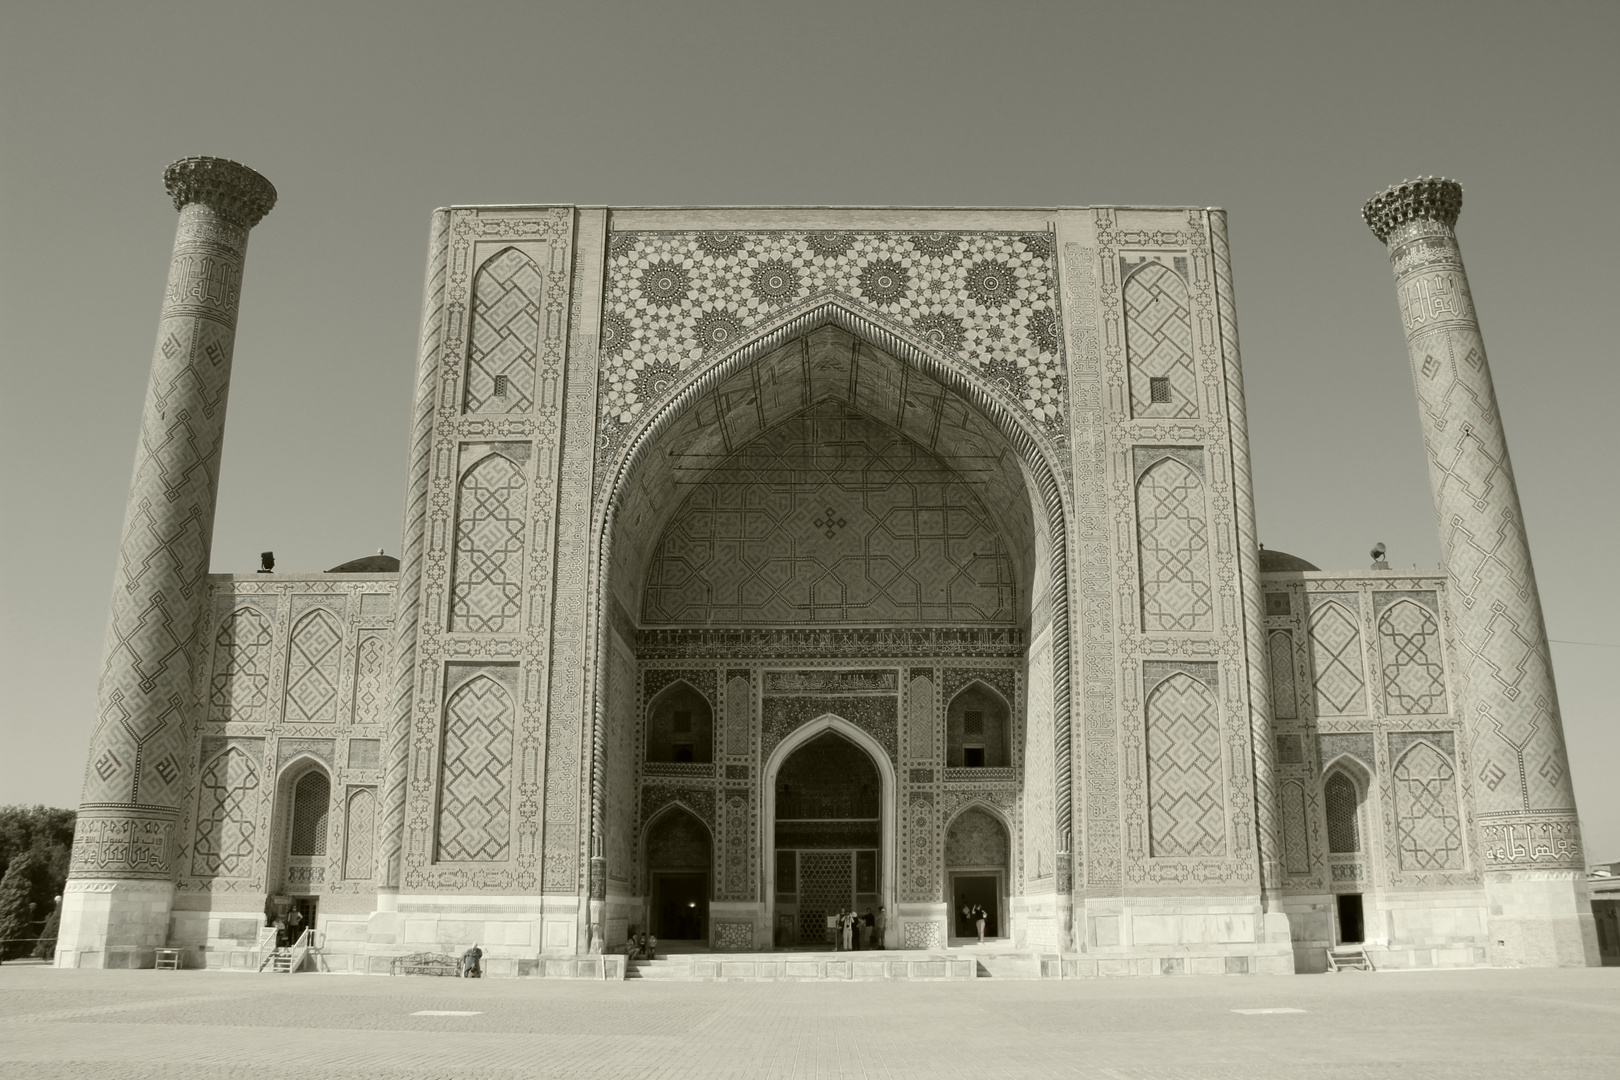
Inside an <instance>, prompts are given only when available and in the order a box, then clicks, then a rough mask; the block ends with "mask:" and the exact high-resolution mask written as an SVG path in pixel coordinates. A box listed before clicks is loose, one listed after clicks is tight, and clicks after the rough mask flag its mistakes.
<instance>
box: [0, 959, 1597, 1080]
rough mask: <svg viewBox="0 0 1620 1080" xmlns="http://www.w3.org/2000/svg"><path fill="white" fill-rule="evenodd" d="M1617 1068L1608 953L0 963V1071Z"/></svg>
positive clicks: (1272, 1073) (1189, 1075)
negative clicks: (1080, 959) (762, 973)
mask: <svg viewBox="0 0 1620 1080" xmlns="http://www.w3.org/2000/svg"><path fill="white" fill-rule="evenodd" d="M1046 1076H1061V1077H1068V1076H1075V1077H1108V1078H1116V1080H1150V1078H1151V1080H1156V1078H1176V1080H1194V1078H1197V1080H1206V1078H1207V1080H1224V1078H1228V1077H1231V1078H1243V1080H1269V1078H1272V1077H1278V1078H1281V1077H1288V1078H1290V1080H1313V1078H1349V1077H1358V1078H1359V1077H1412V1078H1417V1077H1423V1078H1425V1080H1427V1078H1433V1077H1442V1078H1449V1077H1470V1078H1485V1077H1536V1078H1557V1077H1576V1076H1579V1077H1586V1078H1594V1077H1613V1076H1620V969H1615V968H1599V969H1584V970H1551V971H1549V970H1519V971H1497V970H1472V971H1433V972H1421V973H1409V974H1408V973H1387V974H1386V973H1379V974H1362V973H1347V974H1342V975H1318V976H1295V977H1267V976H1249V977H1230V978H1220V977H1212V978H1183V979H1173V978H1166V979H1127V980H1117V981H1115V980H1098V979H1092V980H1080V981H1067V982H1062V983H1058V982H1005V981H998V980H994V979H981V980H978V981H974V982H966V983H934V984H919V983H898V984H896V983H656V982H655V983H647V982H630V983H623V982H618V983H592V982H546V981H543V980H538V979H521V980H519V979H511V980H483V981H463V980H451V979H435V978H410V977H400V978H390V977H386V976H358V975H343V976H339V975H296V976H274V975H248V974H232V973H226V972H209V971H189V972H178V973H171V972H155V971H61V970H55V969H51V968H46V967H42V966H27V965H10V964H8V965H5V966H4V967H0V1077H6V1078H9V1077H29V1078H47V1077H109V1078H112V1077H118V1078H144V1077H154V1078H156V1077H165V1078H175V1080H193V1078H202V1077H243V1078H249V1077H251V1078H254V1080H281V1078H284V1077H285V1078H292V1077H313V1078H326V1077H330V1078H334V1080H336V1078H348V1077H367V1078H371V1077H379V1078H380V1077H404V1078H411V1080H416V1078H423V1080H425V1078H429V1077H483V1078H492V1080H507V1078H517V1077H570V1078H574V1077H612V1078H615V1080H618V1078H631V1077H637V1078H639V1077H658V1078H661V1080H662V1078H677V1077H716V1078H725V1077H747V1078H750V1080H753V1078H764V1077H771V1078H774V1077H784V1078H786V1077H791V1078H811V1077H815V1078H845V1077H850V1078H854V1077H860V1078H867V1077H872V1078H884V1080H891V1078H892V1080H900V1078H909V1077H930V1078H949V1080H955V1078H963V1080H969V1078H971V1080H988V1078H992V1077H1046Z"/></svg>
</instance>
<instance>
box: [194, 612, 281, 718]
mask: <svg viewBox="0 0 1620 1080" xmlns="http://www.w3.org/2000/svg"><path fill="white" fill-rule="evenodd" d="M272 640H273V638H272V635H271V633H270V620H268V619H266V618H265V617H264V615H263V614H262V613H260V612H259V611H258V610H257V609H255V608H238V609H237V610H235V611H233V612H231V617H230V618H228V619H226V620H225V621H224V622H223V623H221V624H220V627H219V633H217V634H215V635H214V678H213V693H212V695H211V698H210V700H211V701H212V703H213V706H214V708H215V709H216V710H217V713H216V716H217V717H218V718H219V719H231V720H251V719H253V716H252V713H253V711H254V710H256V709H260V708H263V707H264V703H265V702H266V701H267V700H268V699H269V691H270V644H271V641H272ZM219 714H223V715H219Z"/></svg>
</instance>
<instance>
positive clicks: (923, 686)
mask: <svg viewBox="0 0 1620 1080" xmlns="http://www.w3.org/2000/svg"><path fill="white" fill-rule="evenodd" d="M906 753H907V754H908V756H910V757H913V758H919V759H927V758H932V757H933V756H934V681H933V680H932V679H930V678H928V676H926V675H917V676H916V677H915V678H913V679H912V680H911V686H910V688H909V689H908V690H907V691H906Z"/></svg>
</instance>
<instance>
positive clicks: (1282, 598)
mask: <svg viewBox="0 0 1620 1080" xmlns="http://www.w3.org/2000/svg"><path fill="white" fill-rule="evenodd" d="M1266 614H1267V615H1287V614H1288V594H1287V593H1285V592H1268V593H1266Z"/></svg>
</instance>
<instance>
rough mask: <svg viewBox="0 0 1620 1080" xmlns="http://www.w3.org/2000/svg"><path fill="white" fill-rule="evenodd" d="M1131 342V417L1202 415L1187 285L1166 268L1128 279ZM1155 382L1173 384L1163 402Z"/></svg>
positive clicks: (1151, 267) (1142, 270) (1146, 268)
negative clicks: (1154, 386)
mask: <svg viewBox="0 0 1620 1080" xmlns="http://www.w3.org/2000/svg"><path fill="white" fill-rule="evenodd" d="M1176 261H1177V262H1180V263H1183V264H1185V261H1186V260H1184V259H1178V260H1176ZM1125 342H1126V348H1127V351H1128V352H1129V354H1130V364H1131V415H1132V416H1133V417H1136V418H1137V419H1141V418H1143V417H1152V416H1175V417H1191V416H1197V415H1198V377H1197V373H1196V372H1195V371H1194V370H1193V332H1192V306H1191V303H1190V302H1189V301H1188V299H1187V282H1186V281H1185V280H1183V278H1182V276H1181V275H1180V274H1178V273H1177V272H1176V271H1175V270H1172V269H1171V268H1170V267H1168V266H1165V265H1164V264H1163V263H1156V262H1148V263H1143V264H1142V265H1141V266H1140V267H1138V268H1137V269H1136V270H1135V271H1134V272H1133V273H1132V274H1131V276H1130V277H1129V278H1126V279H1125ZM1155 378H1160V379H1167V380H1168V387H1167V389H1168V394H1166V393H1165V392H1164V391H1162V390H1161V392H1160V395H1159V399H1157V400H1156V399H1155V397H1154V394H1153V380H1154V379H1155ZM1159 385H1160V386H1161V387H1165V385H1166V384H1164V383H1161V384H1159Z"/></svg>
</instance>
